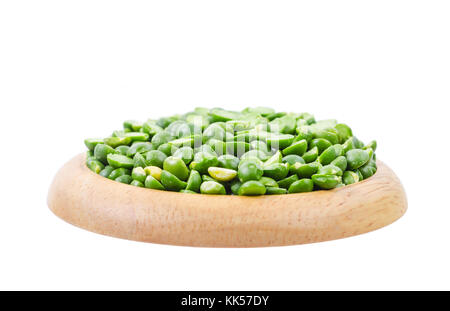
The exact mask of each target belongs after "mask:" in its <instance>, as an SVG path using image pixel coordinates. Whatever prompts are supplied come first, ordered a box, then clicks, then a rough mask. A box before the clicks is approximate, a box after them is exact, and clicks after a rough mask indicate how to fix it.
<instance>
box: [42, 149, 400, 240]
mask: <svg viewBox="0 0 450 311" xmlns="http://www.w3.org/2000/svg"><path fill="white" fill-rule="evenodd" d="M48 205H49V207H50V209H51V210H52V211H53V212H54V213H55V214H56V215H57V216H59V217H61V218H62V219H64V220H65V221H67V222H69V223H71V224H73V225H75V226H78V227H81V228H84V229H87V230H90V231H93V232H97V233H100V234H105V235H109V236H114V237H119V238H123V239H130V240H137V241H144V242H152V243H162V244H173V245H189V246H205V247H260V246H280V245H292V244H303V243H313V242H320V241H326V240H333V239H339V238H344V237H349V236H353V235H357V234H361V233H365V232H369V231H372V230H375V229H378V228H381V227H383V226H386V225H388V224H390V223H392V222H394V221H395V220H397V219H398V218H400V217H401V216H402V215H403V214H404V213H405V211H406V209H407V200H406V195H405V192H404V190H403V187H402V185H401V183H400V181H399V179H398V178H397V176H396V175H395V174H394V172H393V171H392V170H391V169H389V168H388V167H387V166H386V165H385V164H383V163H382V162H380V161H378V171H377V173H376V174H375V175H374V176H372V177H371V178H369V179H367V180H365V181H362V182H360V183H357V184H354V185H350V186H346V187H343V188H339V189H335V190H329V191H316V192H312V193H303V194H290V195H275V196H268V195H267V196H261V197H240V196H229V195H227V196H221V195H198V194H184V193H174V192H169V191H158V190H151V189H145V188H138V187H134V186H130V185H125V184H121V183H118V182H115V181H111V180H109V179H107V178H104V177H101V176H99V175H97V174H94V173H93V172H91V171H90V170H89V169H88V168H86V166H85V164H84V154H80V155H78V156H76V157H74V158H73V159H72V160H70V161H69V162H67V163H66V164H65V165H64V166H63V167H62V168H61V169H60V170H59V172H58V173H57V175H56V176H55V178H54V180H53V183H52V185H51V187H50V191H49V194H48Z"/></svg>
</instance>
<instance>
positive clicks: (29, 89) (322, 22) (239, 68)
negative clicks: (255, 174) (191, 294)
mask: <svg viewBox="0 0 450 311" xmlns="http://www.w3.org/2000/svg"><path fill="white" fill-rule="evenodd" d="M449 16H450V6H449V2H448V1H392V0H390V1H307V2H306V1H305V2H301V1H261V0H259V1H242V0H239V1H210V0H209V1H92V0H90V1H2V2H0V105H1V112H0V117H1V120H0V121H1V122H0V126H1V135H2V138H1V141H2V143H1V153H0V157H1V158H0V164H1V169H0V171H1V173H0V174H1V176H0V184H1V187H0V189H1V190H0V191H1V195H0V289H75V290H77V289H125V290H128V289H138V290H140V289H146V290H174V289H177V290H187V289H189V290H207V289H210V290H229V289H239V290H250V289H253V290H262V289H265V290H303V289H306V290H320V289H327V290H328V289H343V290H347V289H356V290H360V289H375V290H378V289H388V290H389V289H447V290H449V289H450V281H449V278H450V268H449V262H450V251H449V247H450V243H449V236H450V225H449V222H450V204H449V195H448V194H449V191H450V190H449V186H450V182H449V180H450V177H449V176H450V175H449V173H450V171H449V159H450V158H449V156H450V148H449V126H448V123H449V112H448V108H447V107H448V106H449V104H450V18H449ZM257 105H263V106H272V107H275V108H277V110H282V111H296V112H300V111H309V112H312V113H314V114H315V115H316V117H317V118H318V119H321V118H330V117H331V118H337V119H338V120H340V121H342V122H346V123H348V124H350V125H351V126H352V128H353V130H354V131H355V133H357V134H358V136H359V137H360V138H362V139H364V140H366V141H368V140H371V139H374V138H375V139H377V140H378V143H379V149H378V150H377V154H378V158H379V159H382V160H383V161H385V162H386V163H387V164H388V165H389V166H390V167H391V168H393V169H394V171H395V172H396V173H397V174H398V176H399V177H400V179H401V180H402V182H403V185H404V187H405V189H406V192H407V195H408V200H409V209H408V211H407V213H406V215H405V216H404V217H403V218H401V219H400V220H399V221H397V222H395V223H394V224H392V225H390V226H388V227H386V228H383V229H380V230H378V231H375V232H372V233H368V234H364V235H361V236H357V237H352V238H347V239H343V240H338V241H331V242H324V243H318V244H312V245H302V246H290V247H276V248H257V249H210V248H191V247H174V246H164V245H153V244H145V243H139V242H131V241H125V240H120V239H115V238H110V237H106V236H101V235H97V234H94V233H90V232H87V231H84V230H81V229H78V228H76V227H73V226H71V225H69V224H66V223H65V222H63V221H62V220H60V219H58V218H57V217H55V216H54V215H53V214H52V213H51V212H50V211H49V210H48V208H47V206H46V196H47V191H48V187H49V185H50V182H51V180H52V178H53V176H54V174H55V173H56V171H57V170H58V168H59V167H61V166H62V165H63V164H64V162H66V161H67V160H68V159H70V158H71V157H72V156H74V155H76V154H78V153H80V152H82V151H84V150H85V147H84V145H83V139H84V138H86V137H90V136H94V137H95V136H104V135H108V134H110V133H111V131H112V130H114V129H118V128H120V127H121V124H122V121H123V120H125V119H138V120H145V119H147V118H149V117H153V118H156V117H161V116H165V115H170V114H172V113H174V112H187V111H188V110H190V109H191V108H193V107H194V106H206V107H214V106H221V107H225V108H228V109H241V108H244V107H246V106H257Z"/></svg>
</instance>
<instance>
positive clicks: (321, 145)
mask: <svg viewBox="0 0 450 311" xmlns="http://www.w3.org/2000/svg"><path fill="white" fill-rule="evenodd" d="M84 142H85V145H86V146H87V148H88V149H89V150H88V151H87V156H86V165H87V167H88V168H89V169H91V170H92V171H93V172H95V173H97V174H99V175H101V176H103V177H106V178H109V179H111V180H115V181H118V182H121V183H125V184H130V185H133V186H137V187H145V188H150V189H157V190H167V191H177V192H183V193H202V194H234V195H245V196H249V195H264V194H289V193H300V192H310V191H315V190H329V189H334V188H338V187H343V186H345V185H350V184H353V183H356V182H359V181H362V180H364V179H367V178H369V177H371V176H372V175H373V174H375V172H376V170H377V165H376V156H375V150H376V147H377V144H376V141H372V142H370V143H368V144H367V145H366V144H364V143H363V142H362V141H361V140H359V139H358V138H356V137H355V136H354V135H353V133H352V130H351V128H350V127H349V126H348V125H346V124H343V123H338V122H337V121H336V120H332V119H330V120H320V121H316V120H315V118H314V116H313V115H311V114H309V113H286V112H275V110H274V109H271V108H266V107H256V108H246V109H244V110H242V111H241V112H237V111H228V110H224V109H221V108H214V109H206V108H195V110H194V111H192V112H189V113H186V114H183V115H175V116H172V117H164V118H160V119H156V120H153V119H150V120H147V121H146V122H143V123H142V122H137V121H125V122H124V123H123V129H122V130H117V131H114V132H113V133H112V135H111V136H110V137H106V138H103V139H97V138H91V139H86V140H85V141H84Z"/></svg>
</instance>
